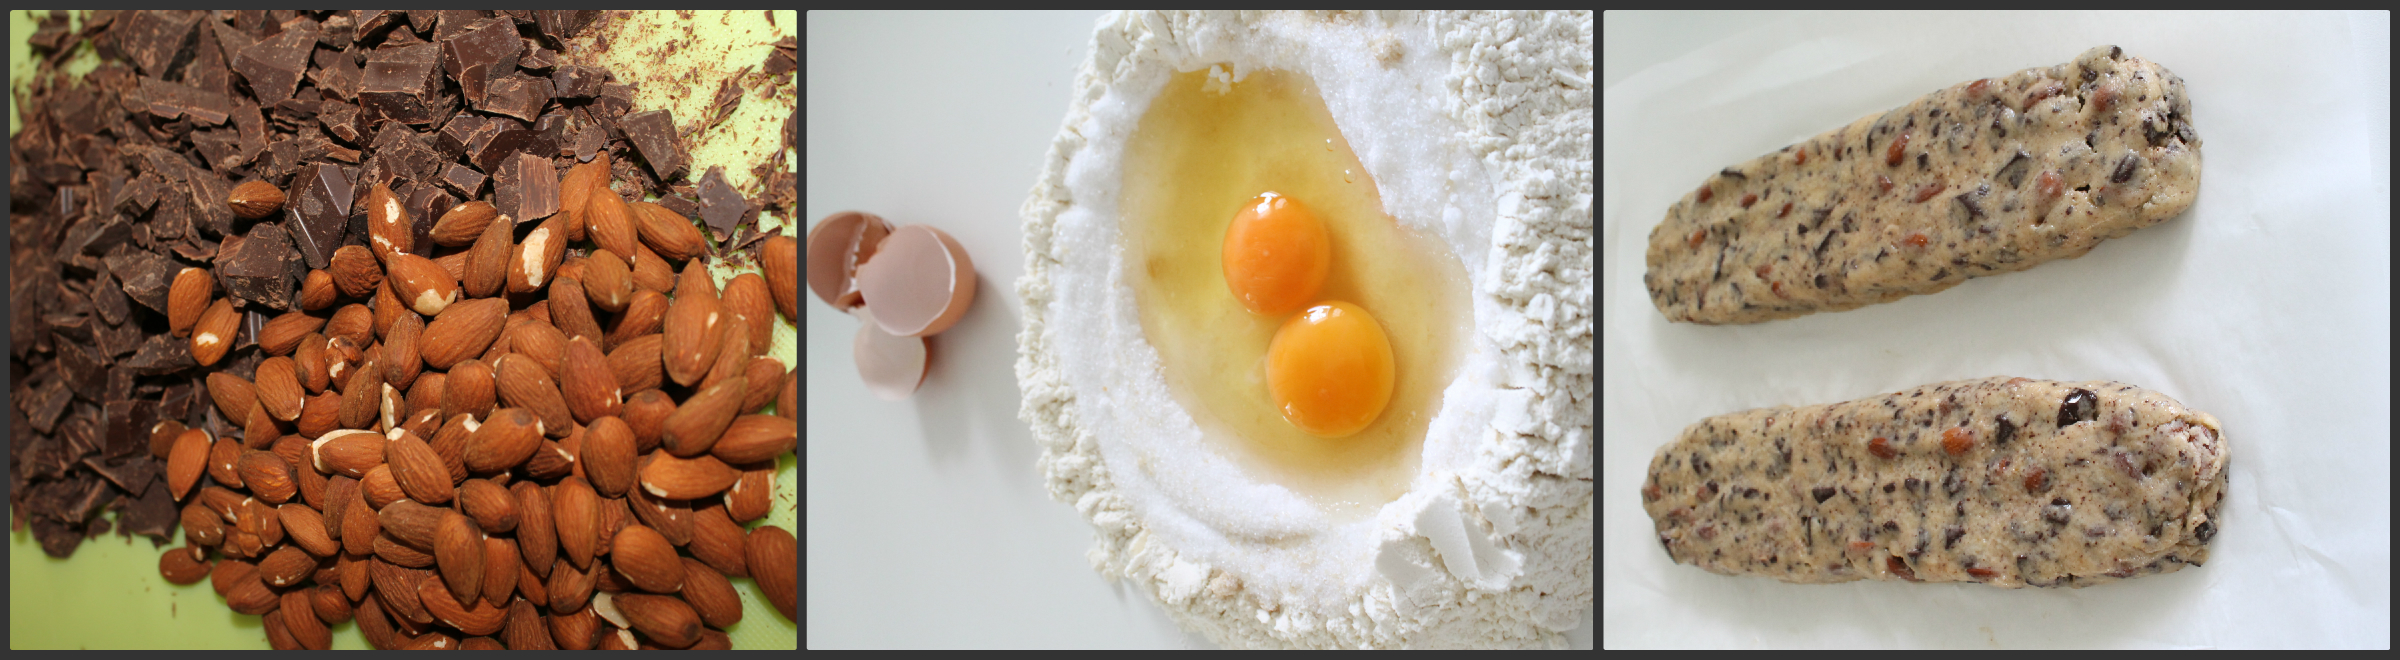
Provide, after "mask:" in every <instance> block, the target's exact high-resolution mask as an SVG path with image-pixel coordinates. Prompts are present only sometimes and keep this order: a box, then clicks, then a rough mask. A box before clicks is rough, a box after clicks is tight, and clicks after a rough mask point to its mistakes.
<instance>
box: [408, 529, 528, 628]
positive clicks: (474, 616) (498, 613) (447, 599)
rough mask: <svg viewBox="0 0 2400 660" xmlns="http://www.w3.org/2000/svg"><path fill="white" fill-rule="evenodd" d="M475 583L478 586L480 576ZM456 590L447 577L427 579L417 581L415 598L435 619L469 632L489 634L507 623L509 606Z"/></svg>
mask: <svg viewBox="0 0 2400 660" xmlns="http://www.w3.org/2000/svg"><path fill="white" fill-rule="evenodd" d="M478 545H479V546H480V545H481V544H478ZM445 574H446V573H445ZM477 584H478V585H479V586H478V589H480V588H481V587H480V584H481V582H480V579H479V581H478V583H477ZM457 592H458V589H457V588H456V587H454V586H451V584H450V583H449V582H448V581H446V580H427V581H425V582H424V583H422V584H419V585H417V602H419V603H422V604H424V606H425V612H426V613H428V614H431V615H433V619H434V620H435V621H439V622H441V623H442V625H446V626H450V627H452V628H457V629H458V630H459V632H464V633H466V634H469V635H489V634H492V633H496V632H500V628H501V627H502V626H504V625H507V623H508V610H505V609H501V608H499V607H497V606H494V605H492V604H491V603H486V602H483V601H482V600H480V599H477V598H474V597H472V596H468V595H465V594H459V593H457Z"/></svg>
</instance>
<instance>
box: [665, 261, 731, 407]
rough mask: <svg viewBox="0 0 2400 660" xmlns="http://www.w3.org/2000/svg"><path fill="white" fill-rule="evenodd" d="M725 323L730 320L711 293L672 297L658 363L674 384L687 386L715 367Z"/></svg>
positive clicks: (698, 380) (668, 307)
mask: <svg viewBox="0 0 2400 660" xmlns="http://www.w3.org/2000/svg"><path fill="white" fill-rule="evenodd" d="M687 268H698V266H687ZM729 321H731V318H730V317H729V316H728V315H726V314H725V313H724V306H723V304H722V303H719V302H718V301H717V297H716V296H715V295H714V294H706V295H701V294H692V295H678V296H676V297H675V301H674V302H673V303H670V304H668V305H667V315H666V319H665V322H664V335H665V341H666V344H665V349H666V353H665V355H664V357H663V358H662V363H663V365H664V366H665V367H666V370H667V376H668V377H670V378H673V379H675V382H677V383H681V384H684V385H691V384H694V383H698V382H700V377H702V376H706V375H708V369H709V367H711V366H715V364H716V361H717V349H718V344H719V342H720V341H721V340H722V339H723V337H724V335H725V326H726V325H727V324H728V322H729Z"/></svg>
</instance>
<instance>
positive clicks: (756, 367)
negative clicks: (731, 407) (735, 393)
mask: <svg viewBox="0 0 2400 660" xmlns="http://www.w3.org/2000/svg"><path fill="white" fill-rule="evenodd" d="M787 373H791V371H790V370H788V369H785V368H783V361H782V360H777V359H775V358H771V357H760V358H754V359H752V360H750V366H748V367H744V368H743V369H742V380H743V381H744V382H745V385H746V387H744V388H742V391H743V395H742V412H745V413H754V412H758V411H760V410H764V409H766V407H767V404H770V403H774V402H775V396H776V394H777V393H778V391H779V390H782V389H783V376H784V374H787ZM794 421H797V420H794Z"/></svg>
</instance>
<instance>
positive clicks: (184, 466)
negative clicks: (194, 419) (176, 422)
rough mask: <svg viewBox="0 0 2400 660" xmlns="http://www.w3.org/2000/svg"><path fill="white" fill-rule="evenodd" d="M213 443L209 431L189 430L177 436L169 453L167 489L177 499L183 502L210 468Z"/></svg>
mask: <svg viewBox="0 0 2400 660" xmlns="http://www.w3.org/2000/svg"><path fill="white" fill-rule="evenodd" d="M210 445H211V443H210V441H209V438H208V431H206V430H202V429H189V430H186V431H184V432H183V434H182V435H179V436H176V438H175V448H174V449H171V450H169V451H168V452H167V488H169V489H170V491H171V492H173V493H174V495H175V499H177V500H182V499H183V498H184V496H185V495H187V494H189V493H191V492H192V485H193V484H197V483H200V473H201V472H202V471H203V470H205V469H206V468H207V466H208V453H209V447H210Z"/></svg>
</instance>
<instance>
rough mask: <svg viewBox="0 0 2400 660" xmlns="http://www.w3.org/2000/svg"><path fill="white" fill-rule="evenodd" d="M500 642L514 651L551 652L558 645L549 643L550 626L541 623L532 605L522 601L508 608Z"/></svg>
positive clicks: (541, 619)
mask: <svg viewBox="0 0 2400 660" xmlns="http://www.w3.org/2000/svg"><path fill="white" fill-rule="evenodd" d="M500 641H501V643H502V644H503V645H505V646H507V647H508V648H509V649H510V650H515V651H552V650H557V649H558V645H557V644H554V643H552V642H551V641H550V625H549V624H548V623H546V622H544V621H543V617H542V614H541V612H540V611H539V610H538V609H537V608H536V607H535V606H534V604H533V603H530V602H526V601H523V600H519V601H516V602H514V603H510V604H509V606H508V623H507V625H506V626H503V627H502V628H501V631H500Z"/></svg>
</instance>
